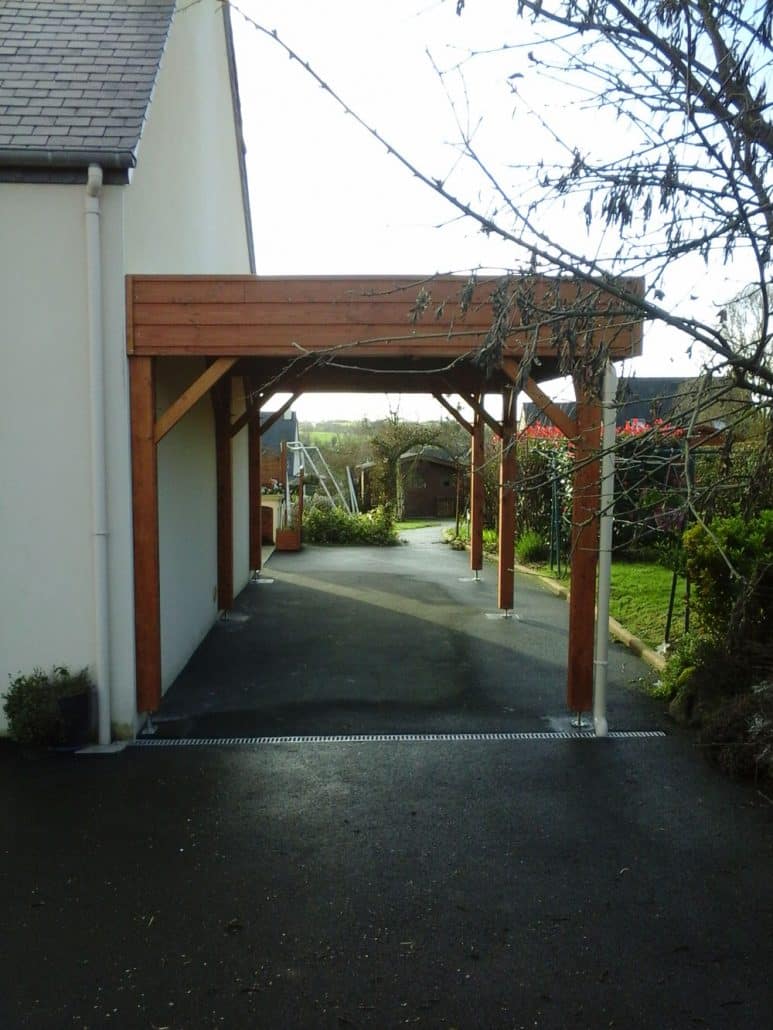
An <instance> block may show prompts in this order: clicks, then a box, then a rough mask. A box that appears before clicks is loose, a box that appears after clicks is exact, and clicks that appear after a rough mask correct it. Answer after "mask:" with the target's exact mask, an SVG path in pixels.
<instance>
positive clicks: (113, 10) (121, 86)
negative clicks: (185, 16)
mask: <svg viewBox="0 0 773 1030" xmlns="http://www.w3.org/2000/svg"><path fill="white" fill-rule="evenodd" d="M174 6H175V5H174V0H3V2H2V4H0V168H2V169H4V170H5V171H6V174H5V175H4V176H3V177H4V178H6V179H8V178H9V177H11V176H9V175H8V174H7V172H8V170H9V169H10V170H14V169H16V170H17V172H18V175H17V176H16V177H26V176H25V175H24V170H33V169H48V170H49V171H52V170H55V169H59V170H65V169H68V168H70V169H75V168H81V169H82V168H84V167H85V166H87V165H88V164H89V163H91V162H95V163H99V164H101V165H102V167H103V168H105V169H106V170H107V171H109V170H111V169H112V170H113V173H114V174H113V176H112V177H113V181H116V178H118V181H121V179H120V176H119V177H116V175H115V171H116V170H121V171H123V172H124V173H125V172H126V170H127V169H129V168H131V167H133V165H134V164H135V160H136V151H137V146H138V143H139V139H140V135H141V133H142V127H143V123H144V120H145V114H146V111H147V108H148V104H149V102H150V98H151V94H152V92H153V86H154V83H155V81H156V75H157V73H158V69H159V65H160V63H161V57H162V55H163V51H164V46H165V45H166V40H167V36H168V33H169V27H170V24H171V21H172V15H173V13H174ZM124 181H125V174H124Z"/></svg>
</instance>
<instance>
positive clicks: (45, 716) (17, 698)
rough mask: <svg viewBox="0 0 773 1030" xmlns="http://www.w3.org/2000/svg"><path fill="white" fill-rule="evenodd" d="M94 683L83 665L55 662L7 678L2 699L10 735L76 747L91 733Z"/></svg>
mask: <svg viewBox="0 0 773 1030" xmlns="http://www.w3.org/2000/svg"><path fill="white" fill-rule="evenodd" d="M93 694H94V687H93V684H92V681H91V677H90V676H89V674H88V671H87V670H86V669H81V670H80V672H75V673H73V672H70V670H69V669H68V668H67V667H66V666H64V665H56V666H54V668H53V669H52V671H51V672H50V673H46V672H44V671H43V670H42V669H40V668H35V669H33V670H32V672H31V673H28V674H26V675H22V674H21V673H19V675H18V676H16V677H15V678H12V679H11V686H10V689H9V690H8V693H7V695H6V698H5V701H4V703H3V709H4V711H5V714H6V716H7V717H8V725H9V728H10V731H11V736H12V737H13V738H14V739H15V740H17V741H18V742H19V743H20V744H47V745H64V746H69V747H79V746H82V745H83V744H87V743H88V741H89V739H90V737H91V711H92V699H93Z"/></svg>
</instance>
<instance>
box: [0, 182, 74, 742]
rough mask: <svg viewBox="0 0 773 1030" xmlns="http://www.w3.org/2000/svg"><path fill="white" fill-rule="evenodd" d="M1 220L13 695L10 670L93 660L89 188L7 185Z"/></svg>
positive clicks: (2, 524)
mask: <svg viewBox="0 0 773 1030" xmlns="http://www.w3.org/2000/svg"><path fill="white" fill-rule="evenodd" d="M0 225H2V227H3V232H2V239H3V243H4V245H3V246H2V247H0V313H1V314H0V367H1V368H2V373H0V470H2V473H1V476H2V478H1V485H0V541H2V545H1V546H2V561H1V562H0V567H1V569H2V571H1V573H0V692H4V691H5V689H6V687H7V685H8V675H9V673H10V674H11V675H15V674H16V673H17V672H19V671H23V672H29V671H30V670H31V669H32V668H33V666H36V665H40V666H43V667H50V666H51V665H52V664H54V663H63V664H69V665H71V666H73V667H76V668H80V667H82V666H84V665H90V664H91V661H92V657H93V654H94V619H93V617H92V616H91V613H92V612H93V589H92V559H91V536H90V526H91V479H90V450H89V392H88V391H89V379H88V337H87V325H86V280H85V271H84V268H85V238H84V232H83V189H82V188H81V187H69V186H25V185H15V184H13V185H12V184H4V185H2V186H1V187H0ZM3 718H4V717H3V715H2V711H1V710H0V720H2V719H3ZM2 725H3V726H4V725H5V724H4V722H3V723H2Z"/></svg>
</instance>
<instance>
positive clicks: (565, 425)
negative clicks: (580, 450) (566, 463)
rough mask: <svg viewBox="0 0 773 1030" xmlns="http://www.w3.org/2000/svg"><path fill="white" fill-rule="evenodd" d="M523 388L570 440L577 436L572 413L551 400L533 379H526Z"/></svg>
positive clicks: (575, 423) (530, 398)
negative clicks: (568, 412) (569, 413)
mask: <svg viewBox="0 0 773 1030" xmlns="http://www.w3.org/2000/svg"><path fill="white" fill-rule="evenodd" d="M523 390H524V393H525V394H526V395H527V396H528V398H529V400H531V401H533V402H534V404H536V405H537V407H538V408H539V410H540V411H541V412H544V413H545V414H546V415H547V417H548V418H549V419H550V421H551V422H552V423H553V425H554V426H556V427H557V428H558V429H560V430H561V432H562V433H563V434H564V436H565V437H567V438H568V439H569V440H574V438H575V437H576V436H577V420H576V419H574V418H572V417H571V415H567V413H566V412H565V411H563V410H562V409H561V408H560V407H559V406H558V405H557V404H556V403H555V402H554V401H551V399H550V398H549V397H548V395H547V394H546V393H544V392H543V391H542V390H540V388H539V386H537V384H536V383H535V382H534V380H533V379H527V380H526V382H525V384H524V387H523Z"/></svg>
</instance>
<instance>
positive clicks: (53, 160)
mask: <svg viewBox="0 0 773 1030" xmlns="http://www.w3.org/2000/svg"><path fill="white" fill-rule="evenodd" d="M136 163H137V161H136V158H135V156H134V154H133V153H132V151H131V150H112V151H110V150H50V149H48V148H44V147H40V148H38V149H35V148H31V149H29V150H21V149H19V148H14V147H0V167H11V168H49V169H54V168H67V169H72V168H88V166H89V165H100V166H101V167H102V168H111V169H119V170H121V171H128V170H129V169H130V168H134V166H135V165H136Z"/></svg>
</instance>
